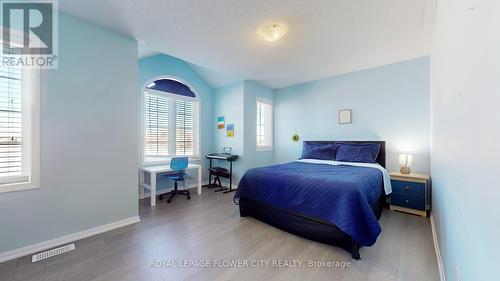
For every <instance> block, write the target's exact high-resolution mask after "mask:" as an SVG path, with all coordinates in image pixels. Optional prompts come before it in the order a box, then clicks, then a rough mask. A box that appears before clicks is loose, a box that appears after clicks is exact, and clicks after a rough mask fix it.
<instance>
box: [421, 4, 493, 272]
mask: <svg viewBox="0 0 500 281" xmlns="http://www.w3.org/2000/svg"><path fill="white" fill-rule="evenodd" d="M499 15H500V1H487V0H476V1H456V0H441V1H439V2H438V7H437V13H436V27H435V34H434V48H433V52H432V62H431V65H432V94H431V114H432V117H431V123H432V154H431V155H432V157H431V166H432V177H433V192H432V198H433V205H432V208H433V216H434V218H435V221H436V226H437V233H438V237H439V239H438V240H439V246H440V250H441V255H442V258H443V263H444V269H445V272H446V280H448V281H454V280H456V272H457V268H458V269H459V271H460V272H461V276H462V279H461V280H463V281H468V280H498V261H499V253H500V246H499V243H498V237H500V208H499V207H498V205H499V202H500V188H499V184H498V174H499V173H500V165H499V164H498V159H500V148H499V144H500V113H499V106H500V16H499Z"/></svg>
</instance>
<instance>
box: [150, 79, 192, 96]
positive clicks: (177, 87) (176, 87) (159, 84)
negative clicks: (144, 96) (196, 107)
mask: <svg viewBox="0 0 500 281" xmlns="http://www.w3.org/2000/svg"><path fill="white" fill-rule="evenodd" d="M146 89H150V90H156V91H161V92H166V93H170V94H175V95H180V96H184V97H191V98H195V97H196V95H195V93H193V91H191V89H190V88H189V87H188V86H186V85H185V84H183V83H182V82H179V81H177V80H174V79H169V78H160V79H158V80H155V81H153V82H151V83H150V84H149V85H147V86H146Z"/></svg>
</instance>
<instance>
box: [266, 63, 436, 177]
mask: <svg viewBox="0 0 500 281" xmlns="http://www.w3.org/2000/svg"><path fill="white" fill-rule="evenodd" d="M429 87H430V72H429V58H428V57H425V58H419V59H415V60H411V61H406V62H401V63H397V64H392V65H387V66H382V67H378V68H373V69H369V70H364V71H358V72H354V73H350V74H346V75H342V76H337V77H333V78H328V79H324V80H319V81H315V82H310V83H305V84H300V85H297V86H292V87H288V88H283V89H279V90H276V91H275V96H274V110H275V114H274V123H275V127H274V128H275V129H274V132H275V139H274V144H275V150H274V151H275V161H276V162H285V161H290V160H294V159H297V158H299V157H300V153H301V149H302V141H300V142H298V143H294V142H292V141H291V136H292V134H293V133H294V132H295V131H296V132H297V133H298V134H299V135H300V137H301V139H302V140H384V141H386V142H387V143H386V145H387V167H388V169H390V170H396V171H397V170H399V165H398V164H397V157H398V156H397V155H398V153H400V152H410V153H413V154H414V165H413V167H412V170H413V171H415V172H429V150H430V120H429V118H430V117H429V114H430V113H429V111H430V104H429V99H430V97H429V96H430V93H429V91H430V88H429ZM344 108H351V109H352V112H353V113H352V124H350V125H339V124H338V110H339V109H344Z"/></svg>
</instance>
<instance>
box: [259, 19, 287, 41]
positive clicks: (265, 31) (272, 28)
mask: <svg viewBox="0 0 500 281" xmlns="http://www.w3.org/2000/svg"><path fill="white" fill-rule="evenodd" d="M286 32H287V28H286V26H285V25H283V24H278V23H273V24H269V25H266V26H263V27H261V28H259V30H258V31H257V34H259V35H260V37H262V38H264V39H265V40H266V41H269V42H275V41H278V40H280V39H281V38H283V37H284V36H285V34H286Z"/></svg>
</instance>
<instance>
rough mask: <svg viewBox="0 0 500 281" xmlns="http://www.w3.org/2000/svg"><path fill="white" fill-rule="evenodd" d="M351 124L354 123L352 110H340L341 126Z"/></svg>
mask: <svg viewBox="0 0 500 281" xmlns="http://www.w3.org/2000/svg"><path fill="white" fill-rule="evenodd" d="M351 123H352V109H341V110H339V124H351Z"/></svg>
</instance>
